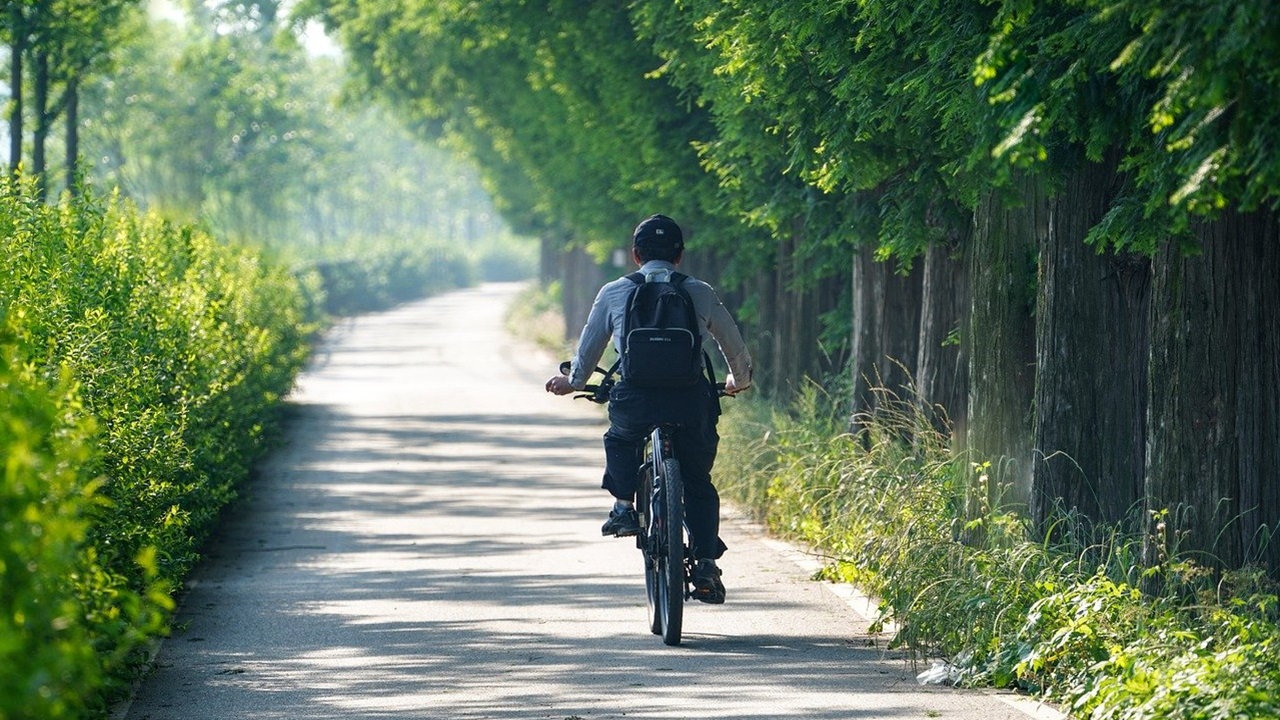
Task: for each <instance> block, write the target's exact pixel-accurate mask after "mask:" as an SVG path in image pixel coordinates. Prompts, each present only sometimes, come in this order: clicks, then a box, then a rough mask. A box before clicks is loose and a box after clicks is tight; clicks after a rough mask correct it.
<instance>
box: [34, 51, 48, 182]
mask: <svg viewBox="0 0 1280 720" xmlns="http://www.w3.org/2000/svg"><path fill="white" fill-rule="evenodd" d="M35 62H36V67H35V79H34V81H35V87H33V88H32V92H33V93H34V97H32V98H31V100H32V102H33V103H34V104H35V107H34V108H33V110H34V113H33V114H34V115H35V118H36V126H35V130H34V131H33V132H32V135H31V175H32V176H33V177H34V178H35V182H36V196H37V197H39V198H40V199H42V200H43V199H44V197H45V195H46V193H47V192H48V183H47V182H46V181H45V176H44V171H45V166H46V162H45V156H44V150H45V141H46V140H47V139H48V137H49V55H48V54H47V53H46V52H45V51H44V50H37V51H36V58H35Z"/></svg>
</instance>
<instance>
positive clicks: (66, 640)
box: [0, 183, 318, 719]
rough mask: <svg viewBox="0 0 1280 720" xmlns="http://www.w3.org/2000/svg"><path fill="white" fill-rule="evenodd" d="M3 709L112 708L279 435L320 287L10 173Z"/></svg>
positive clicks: (1, 331)
mask: <svg viewBox="0 0 1280 720" xmlns="http://www.w3.org/2000/svg"><path fill="white" fill-rule="evenodd" d="M0 242H2V243H3V248H2V252H0V348H2V350H3V354H2V356H0V389H2V390H3V401H2V402H3V405H0V441H2V442H3V443H4V445H5V457H6V465H5V483H4V485H3V487H0V509H2V510H3V516H0V667H4V668H5V671H4V672H0V718H2V719H7V718H44V717H50V718H54V717H79V716H83V715H85V714H91V713H100V712H102V710H103V708H104V707H105V702H106V701H107V699H108V698H110V697H111V695H112V693H113V692H117V691H119V690H120V689H121V688H123V687H125V686H126V684H127V682H128V681H129V679H130V671H131V669H132V668H133V666H134V665H135V664H136V663H137V661H138V655H139V648H140V647H141V646H142V644H143V643H145V642H146V641H147V640H148V639H149V638H151V637H154V636H155V635H156V634H157V633H158V632H160V631H161V629H162V622H163V618H164V617H165V615H166V613H167V611H168V610H169V609H170V607H171V603H170V601H169V599H168V597H167V591H168V590H169V589H171V588H174V587H176V585H177V583H178V582H179V581H180V580H181V578H182V577H183V576H184V575H185V574H186V572H187V571H188V570H189V569H190V567H191V565H192V563H193V562H194V560H195V558H196V551H197V548H198V546H199V544H200V543H201V542H202V541H203V539H204V538H205V537H206V536H207V534H208V533H209V532H210V530H211V529H212V527H213V524H214V521H215V519H216V518H217V516H218V513H219V510H220V509H221V508H222V507H223V506H224V505H225V504H226V502H227V501H228V500H230V499H231V498H232V497H233V496H234V493H235V487H236V485H237V483H239V482H240V481H242V480H243V479H244V478H245V477H246V476H247V474H248V472H249V469H250V466H251V464H252V462H253V461H254V459H255V458H257V457H258V456H259V455H260V454H261V453H262V452H263V450H264V449H265V448H266V444H267V442H268V440H269V438H270V437H271V434H272V429H273V427H274V426H275V424H276V421H277V418H276V412H275V410H276V408H277V406H278V404H279V401H280V399H281V397H282V396H283V394H284V393H285V392H287V391H288V389H289V387H290V386H291V384H292V382H293V379H294V377H295V375H296V373H297V372H298V371H299V369H300V368H301V367H302V364H303V362H304V361H305V358H306V355H307V351H308V337H309V334H310V333H311V331H312V330H313V329H314V324H313V317H314V311H313V310H312V309H311V308H310V307H309V306H308V303H307V301H306V300H305V298H307V297H316V296H318V291H317V288H315V287H314V286H313V287H310V288H304V287H303V285H304V281H302V280H299V279H298V278H297V277H295V276H294V275H293V274H291V273H290V272H288V271H287V270H286V269H284V268H282V267H277V266H273V265H271V264H267V263H265V262H264V261H263V260H262V259H261V258H260V256H258V255H256V254H254V253H252V252H249V251H247V250H243V249H237V248H232V247H228V246H225V245H222V244H220V243H219V242H217V241H216V240H214V239H213V238H212V237H210V236H209V235H208V234H206V233H204V232H201V231H200V230H198V229H195V228H192V227H184V226H178V225H174V224H171V223H167V222H164V221H161V220H159V219H156V218H153V217H149V216H144V215H141V214H139V213H138V212H137V211H135V210H134V209H133V208H131V207H130V206H129V205H127V204H126V203H123V202H119V201H116V200H110V201H106V202H100V201H96V200H93V199H78V200H69V201H65V202H63V203H61V204H59V205H56V206H46V205H44V204H43V203H41V202H38V201H37V200H35V199H34V196H33V194H32V193H31V192H29V189H28V188H25V187H20V186H18V185H16V184H13V183H3V184H0Z"/></svg>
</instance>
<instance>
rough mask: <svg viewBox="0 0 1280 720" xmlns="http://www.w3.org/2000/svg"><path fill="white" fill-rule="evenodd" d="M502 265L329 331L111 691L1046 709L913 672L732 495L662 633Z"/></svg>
mask: <svg viewBox="0 0 1280 720" xmlns="http://www.w3.org/2000/svg"><path fill="white" fill-rule="evenodd" d="M516 289H517V288H516V286H513V285H487V286H484V287H481V288H478V289H472V290H465V291H461V292H456V293H452V294H449V295H445V296H441V297H437V298H433V299H430V300H426V301H423V302H419V303H414V304H411V305H407V306H403V307H401V308H399V309H396V310H394V311H391V312H387V313H383V314H377V315H371V316H364V317H361V318H358V319H356V320H352V321H348V322H347V323H345V324H343V325H341V326H340V327H337V328H335V329H334V330H333V331H332V332H330V334H329V335H328V336H327V338H326V339H325V341H324V343H323V344H322V346H321V348H320V349H319V352H318V353H317V355H316V358H315V360H314V362H313V363H312V366H311V368H310V369H309V370H308V371H307V372H306V373H305V374H304V376H303V377H302V378H301V379H300V381H299V384H298V387H297V390H296V392H295V393H294V394H293V396H292V399H291V402H292V404H293V409H292V411H291V412H292V415H293V417H292V420H291V422H290V424H289V428H288V432H287V442H286V444H285V445H284V447H282V448H281V449H280V450H278V451H276V452H275V453H274V454H273V455H272V457H270V458H269V460H268V461H267V462H266V463H265V466H264V467H263V468H262V471H261V473H260V474H259V477H258V478H257V479H256V480H255V481H254V482H253V483H252V485H251V486H250V487H249V488H248V489H247V490H246V492H245V495H246V497H245V499H244V500H243V501H242V502H240V503H238V504H237V505H236V506H235V507H234V508H232V510H231V512H230V513H229V517H228V519H227V522H226V524H225V527H224V529H223V530H222V532H221V533H220V536H219V538H218V539H217V540H216V541H215V542H214V543H213V545H212V547H210V548H208V550H207V551H206V557H205V561H204V562H203V563H202V565H201V567H200V568H199V569H198V570H197V572H196V573H195V575H194V577H193V580H192V581H191V583H190V585H189V587H188V589H187V590H186V591H185V593H184V594H183V597H182V598H180V601H181V605H180V608H179V611H178V615H177V618H176V622H175V630H174V632H173V634H172V636H171V637H170V638H169V639H168V640H166V641H165V642H164V643H163V645H162V646H161V647H160V650H159V652H158V654H157V656H156V663H155V670H154V672H153V673H152V674H151V675H150V676H149V677H148V678H147V679H146V681H145V682H144V683H143V684H142V685H141V686H140V687H139V688H138V690H137V692H136V693H135V696H134V698H133V699H132V701H131V702H130V703H129V704H128V705H127V706H125V707H122V708H120V709H119V710H118V711H117V713H116V716H117V717H123V718H130V719H134V720H170V719H172V720H196V719H204V718H207V719H210V720H213V719H218V720H223V719H228V718H279V719H282V720H301V719H304V718H450V719H452V718H466V719H479V718H495V719H497V718H555V719H556V720H567V719H573V718H580V719H583V720H586V719H592V720H594V719H597V718H623V717H626V718H680V719H683V718H720V719H725V720H729V719H733V720H749V719H763V718H814V719H821V720H853V719H857V720H870V719H885V720H894V719H898V718H948V719H952V720H967V719H972V720H1003V719H1006V718H1007V719H1010V720H1012V719H1020V718H1026V717H1053V714H1052V713H1050V712H1048V711H1047V710H1045V709H1043V708H1037V706H1035V705H1034V704H1033V703H1030V702H1026V701H1018V700H1017V699H1016V698H1013V697H1012V696H1008V695H999V694H993V693H986V692H977V691H958V690H953V689H948V688H941V687H923V688H922V687H920V686H918V685H916V683H915V682H914V677H915V674H916V673H917V672H918V671H919V670H920V669H921V668H919V667H914V666H912V665H911V664H909V663H908V662H906V661H904V660H903V659H902V658H901V657H899V656H896V655H895V654H894V653H892V652H890V651H888V650H886V649H885V647H886V645H887V639H888V638H886V637H884V636H873V635H869V634H867V632H866V630H867V627H868V620H867V618H866V617H864V616H863V615H862V614H860V613H859V612H857V611H855V609H854V607H853V605H856V603H851V602H850V601H849V599H848V598H847V597H842V596H841V595H840V594H839V593H837V592H833V586H831V585H828V584H824V583H818V582H813V581H810V580H809V579H808V578H809V571H808V570H806V569H805V568H803V567H802V566H801V565H802V564H803V562H804V560H805V559H804V557H803V556H802V555H800V554H799V553H797V552H795V551H794V550H792V549H789V548H788V547H787V546H785V545H783V544H780V543H777V542H774V541H769V540H767V539H765V538H763V537H762V536H761V533H760V531H759V530H758V529H757V528H755V527H753V526H751V525H750V524H747V523H744V522H742V521H740V520H734V519H732V518H730V520H729V521H727V522H726V524H725V528H724V532H723V535H724V538H725V540H726V542H727V543H728V545H729V547H730V551H729V553H728V554H727V555H726V556H725V557H724V559H723V560H722V561H721V565H722V567H723V568H724V572H725V575H724V580H725V584H726V585H727V587H728V594H729V596H728V602H727V603H726V604H724V605H722V606H707V605H701V604H697V603H694V604H692V605H690V606H688V607H687V608H686V612H685V623H684V624H685V633H684V637H685V639H684V643H683V644H682V645H680V646H678V647H668V646H665V645H663V644H662V641H661V639H660V638H658V637H657V636H654V635H652V634H651V633H650V632H649V630H648V626H647V622H646V609H645V600H644V581H643V576H642V573H641V570H642V565H641V560H640V555H639V552H638V551H637V550H636V549H635V546H634V543H633V541H631V540H621V539H613V538H602V537H600V531H599V527H600V523H601V522H602V521H603V519H604V516H605V514H606V513H607V511H608V508H609V506H610V499H609V498H608V496H607V494H606V493H604V491H602V490H600V489H599V484H600V464H601V459H602V450H601V447H600V435H601V433H602V432H603V431H604V428H605V424H604V420H603V415H602V414H601V411H600V410H599V408H597V407H595V406H591V405H589V404H588V403H586V402H584V401H571V400H569V399H568V398H558V397H553V396H551V395H548V394H546V393H545V392H544V391H543V389H542V385H543V382H544V381H545V379H546V377H548V375H549V374H550V373H551V372H553V371H554V368H555V365H556V361H555V359H553V358H551V357H549V356H547V355H545V354H544V353H542V352H540V351H538V350H536V349H533V348H531V347H530V346H528V345H525V344H521V343H520V342H519V341H516V340H513V339H511V338H509V337H508V336H507V335H506V334H505V333H504V331H503V329H502V320H501V318H502V315H503V312H504V308H505V306H506V305H507V304H508V303H509V302H510V301H511V299H512V298H513V297H514V294H515V291H516ZM722 452H732V448H722ZM797 560H799V561H800V563H799V564H798V563H797ZM844 594H845V595H846V596H847V595H848V592H847V591H846V592H845V593H844Z"/></svg>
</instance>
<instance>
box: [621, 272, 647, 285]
mask: <svg viewBox="0 0 1280 720" xmlns="http://www.w3.org/2000/svg"><path fill="white" fill-rule="evenodd" d="M624 277H626V278H627V279H628V280H630V281H631V282H633V283H635V284H637V285H643V284H644V273H642V272H640V271H639V270H637V271H635V272H633V273H631V274H630V275H626V276H624Z"/></svg>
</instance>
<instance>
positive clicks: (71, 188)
mask: <svg viewBox="0 0 1280 720" xmlns="http://www.w3.org/2000/svg"><path fill="white" fill-rule="evenodd" d="M79 169H80V85H79V82H78V80H77V79H76V78H74V77H72V78H71V79H69V80H67V192H69V193H71V194H72V195H75V194H76V193H77V192H79V180H80V179H79V178H78V177H76V175H77V173H78V172H79Z"/></svg>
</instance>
